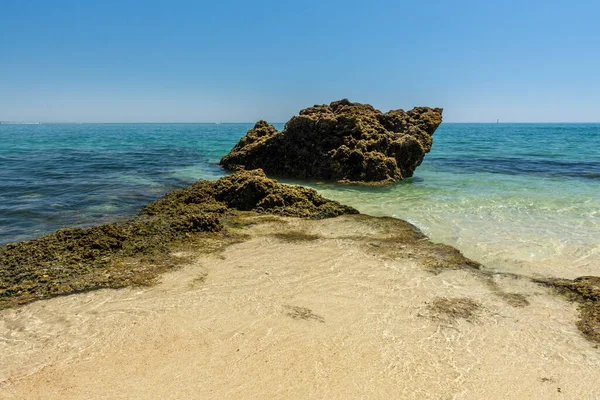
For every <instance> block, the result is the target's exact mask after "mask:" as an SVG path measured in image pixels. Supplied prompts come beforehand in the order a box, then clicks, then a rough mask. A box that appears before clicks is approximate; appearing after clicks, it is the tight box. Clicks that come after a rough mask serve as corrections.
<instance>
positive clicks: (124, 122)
mask: <svg viewBox="0 0 600 400" xmlns="http://www.w3.org/2000/svg"><path fill="white" fill-rule="evenodd" d="M257 121H259V120H257ZM257 121H240V122H231V121H217V122H214V121H104V122H97V121H82V122H69V121H5V120H0V125H86V124H94V125H102V124H106V125H111V124H149V125H150V124H157V125H158V124H190V125H192V124H198V125H249V124H255V123H256V122H257ZM267 122H268V123H269V124H271V125H281V124H285V123H287V121H284V122H281V121H276V122H271V121H267ZM442 124H492V125H496V124H592V125H594V124H600V121H499V122H495V121H442Z"/></svg>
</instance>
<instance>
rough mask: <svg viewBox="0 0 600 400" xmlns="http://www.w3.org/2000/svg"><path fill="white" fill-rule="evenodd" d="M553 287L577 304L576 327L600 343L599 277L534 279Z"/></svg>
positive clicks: (588, 337)
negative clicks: (577, 319)
mask: <svg viewBox="0 0 600 400" xmlns="http://www.w3.org/2000/svg"><path fill="white" fill-rule="evenodd" d="M534 282H537V283H541V284H543V285H545V286H548V287H551V288H553V289H555V290H556V291H557V292H558V293H560V294H562V295H564V296H566V297H567V299H569V300H571V301H574V302H576V303H578V304H579V313H580V315H579V321H578V322H577V327H578V328H579V330H580V331H581V333H582V334H583V335H584V336H585V337H586V338H587V339H589V340H591V341H594V342H598V343H600V277H598V276H581V277H579V278H575V279H573V280H570V279H534Z"/></svg>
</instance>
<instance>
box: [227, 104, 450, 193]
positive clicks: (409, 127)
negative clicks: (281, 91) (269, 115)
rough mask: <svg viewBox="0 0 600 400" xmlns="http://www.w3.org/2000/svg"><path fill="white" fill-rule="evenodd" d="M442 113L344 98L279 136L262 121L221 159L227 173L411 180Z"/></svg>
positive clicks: (303, 114)
mask: <svg viewBox="0 0 600 400" xmlns="http://www.w3.org/2000/svg"><path fill="white" fill-rule="evenodd" d="M441 122H442V109H441V108H429V107H416V108H413V109H412V110H410V111H407V112H405V111H403V110H392V111H389V112H387V113H382V112H381V111H379V110H376V109H375V108H373V107H372V106H371V105H369V104H360V103H351V102H350V101H348V100H346V99H344V100H339V101H334V102H333V103H331V104H329V105H325V104H324V105H320V106H319V105H315V106H313V107H309V108H307V109H304V110H302V111H300V113H299V115H297V116H294V117H292V119H290V120H289V121H288V122H287V124H286V125H285V129H284V130H283V131H281V132H280V131H277V129H275V127H273V126H272V125H269V124H268V123H267V122H265V121H258V122H257V123H256V125H255V126H254V128H252V129H251V130H249V131H248V133H247V134H246V136H244V137H243V138H242V139H240V141H239V143H238V144H237V145H236V146H235V147H234V148H233V149H232V150H231V152H230V153H229V154H227V155H226V156H225V157H223V158H222V159H221V166H222V167H223V168H224V169H226V170H228V171H235V170H237V169H240V168H244V169H248V170H250V169H255V168H262V169H263V170H264V171H265V172H266V173H267V174H272V175H273V176H279V177H292V178H300V179H307V178H315V179H323V180H328V181H338V182H345V183H363V184H371V185H387V184H391V183H394V182H397V181H399V180H402V179H404V178H408V177H411V176H412V175H413V173H414V171H415V169H416V168H417V166H419V165H420V164H421V162H422V161H423V158H424V156H425V154H426V153H428V152H429V151H430V150H431V145H432V135H433V133H434V132H435V130H436V129H437V127H438V126H439V125H440V123H441Z"/></svg>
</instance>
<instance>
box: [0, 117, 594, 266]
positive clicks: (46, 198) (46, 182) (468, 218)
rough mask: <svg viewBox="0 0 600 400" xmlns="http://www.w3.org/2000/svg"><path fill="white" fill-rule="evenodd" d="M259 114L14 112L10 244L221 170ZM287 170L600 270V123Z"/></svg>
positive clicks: (343, 194)
mask: <svg viewBox="0 0 600 400" xmlns="http://www.w3.org/2000/svg"><path fill="white" fill-rule="evenodd" d="M252 125H253V124H39V125H24V124H23V125H19V124H3V125H0V244H5V243H8V242H14V241H20V240H26V239H31V238H34V237H37V236H40V235H43V234H45V233H48V232H52V231H54V230H56V229H58V228H61V227H67V226H89V225H93V224H98V223H105V222H113V221H120V220H124V219H126V218H128V217H129V216H131V215H134V214H136V213H137V212H138V211H139V210H140V209H141V207H142V206H143V205H144V204H146V203H148V202H150V201H152V200H154V199H156V198H158V197H160V196H161V195H162V194H164V193H165V192H167V191H169V190H172V189H175V188H180V187H185V186H187V185H189V184H191V183H192V182H194V181H195V180H198V179H216V178H218V177H220V176H222V175H224V173H223V171H221V170H220V168H219V167H218V161H219V159H220V158H221V157H222V156H223V155H224V154H226V153H227V152H228V151H229V150H230V149H231V147H232V146H233V145H234V144H235V143H236V142H237V141H238V140H239V138H240V137H241V136H243V135H244V134H245V133H246V131H247V130H248V129H250V128H251V127H252ZM276 126H277V127H278V128H282V125H281V124H276ZM286 182H288V183H300V184H303V185H305V186H310V187H313V188H315V189H317V190H319V191H320V192H321V193H322V194H323V195H324V196H326V197H329V198H332V199H335V200H339V201H341V202H343V203H346V204H349V205H352V206H354V207H356V208H357V209H359V210H360V211H361V212H364V213H368V214H372V215H388V216H395V217H398V218H402V219H406V220H408V221H410V222H412V223H413V224H415V225H417V226H418V227H419V228H421V229H422V230H423V231H424V232H425V233H427V234H428V235H429V236H430V237H431V238H432V239H433V240H435V241H439V242H443V243H447V244H450V245H453V246H455V247H457V248H459V249H460V250H461V251H463V252H464V253H465V254H466V255H467V256H469V257H471V258H473V259H475V260H477V261H480V262H482V263H484V264H485V265H486V266H487V267H489V268H492V269H500V270H507V271H513V272H525V273H527V274H531V275H535V274H552V275H556V276H565V277H575V276H580V275H590V274H595V275H600V124H447V123H444V124H442V125H441V126H440V128H439V129H438V130H437V131H436V133H435V135H434V143H433V149H432V151H431V153H429V154H428V155H427V156H426V158H425V161H424V162H423V164H422V165H421V166H420V167H419V168H418V169H417V171H416V173H415V176H414V177H413V178H411V179H409V180H406V181H403V182H401V183H399V184H397V185H395V186H392V187H387V188H363V187H357V186H341V185H335V184H330V183H322V182H316V181H313V182H305V181H302V182H300V181H289V180H287V181H286Z"/></svg>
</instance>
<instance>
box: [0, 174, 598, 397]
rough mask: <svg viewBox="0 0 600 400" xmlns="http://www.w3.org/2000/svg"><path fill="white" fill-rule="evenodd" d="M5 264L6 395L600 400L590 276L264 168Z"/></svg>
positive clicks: (29, 245)
mask: <svg viewBox="0 0 600 400" xmlns="http://www.w3.org/2000/svg"><path fill="white" fill-rule="evenodd" d="M2 260H4V261H3V262H7V263H8V264H4V265H0V266H2V267H3V268H4V269H3V270H0V272H2V273H3V274H4V278H6V279H12V281H8V282H7V281H5V282H4V283H3V286H2V287H4V289H2V287H0V289H2V291H1V292H0V294H2V296H1V297H2V298H0V300H2V302H0V308H3V309H0V354H2V355H3V356H2V358H3V359H2V362H1V363H0V394H2V396H3V397H6V398H12V399H20V398H28V399H30V398H48V397H51V398H58V399H60V398H65V399H71V398H86V399H87V398H105V397H106V396H109V397H126V398H140V397H141V398H166V397H178V398H179V397H181V398H189V397H198V396H200V397H202V398H223V397H231V396H233V397H247V398H256V397H261V398H264V397H280V398H307V397H309V398H310V397H314V398H323V397H335V396H338V397H339V396H341V395H344V397H348V398H360V397H369V398H398V397H405V398H406V397H409V398H414V397H418V398H440V397H444V396H446V397H452V396H460V397H464V396H467V397H475V398H506V396H507V395H510V394H511V393H508V394H507V392H506V390H507V389H506V388H507V387H509V388H511V390H512V391H514V393H536V394H542V395H543V396H544V398H554V397H556V398H560V396H562V395H563V393H569V395H570V396H572V397H577V398H593V396H600V391H598V389H597V388H596V387H595V386H593V382H595V381H597V380H598V379H599V378H600V368H598V367H599V366H600V350H598V347H599V345H598V343H600V279H599V278H595V277H589V278H578V279H575V280H568V279H553V278H552V277H541V278H540V277H538V276H536V277H528V276H524V275H519V274H515V273H508V272H505V273H501V272H497V271H492V270H489V269H487V268H486V267H485V266H483V265H481V264H479V263H477V262H474V261H472V260H469V259H468V258H466V257H464V256H463V255H462V254H461V253H460V251H458V250H457V249H455V248H453V247H451V246H448V245H444V244H440V243H434V242H432V241H431V240H430V239H429V238H428V237H427V236H426V235H424V234H423V233H422V232H421V231H419V229H418V228H416V227H415V226H414V225H412V224H410V223H408V222H406V221H403V220H400V219H396V218H392V217H375V216H369V215H366V214H359V213H358V212H357V211H356V210H354V209H352V208H351V207H347V206H344V205H342V204H340V203H337V202H333V201H330V200H327V199H325V198H323V197H321V196H320V195H319V194H318V193H317V192H316V191H314V190H311V189H306V188H303V187H292V186H288V185H283V184H280V183H277V182H276V181H273V180H271V179H268V178H266V176H265V175H264V173H262V171H242V172H237V173H235V174H233V175H229V176H227V177H225V178H221V179H220V180H219V181H215V182H208V181H202V182H197V183H196V184H194V185H192V186H191V187H189V188H186V189H181V190H176V191H173V192H170V193H168V194H167V195H165V196H164V197H163V198H161V199H160V200H158V201H156V202H153V203H151V204H149V205H147V206H146V207H145V208H144V210H143V211H142V213H141V214H140V215H139V216H138V217H136V218H134V219H132V220H130V221H128V222H126V223H124V224H121V225H118V224H112V225H101V226H96V227H92V228H89V229H87V230H82V229H79V230H77V229H75V230H68V229H67V230H61V231H58V232H56V233H55V234H50V235H47V236H45V237H42V238H40V239H36V240H33V241H30V242H25V243H21V244H15V245H11V246H8V247H4V248H0V261H2ZM7 267H8V268H7ZM20 267H21V269H24V270H23V271H20ZM7 273H8V275H7ZM36 277H40V279H39V280H37V279H38V278H36ZM11 282H12V283H11ZM7 283H8V286H7ZM10 285H12V286H10ZM82 292H83V293H82ZM48 297H51V298H48ZM249 377H250V378H249ZM514 393H513V394H514ZM557 396H558V397H557ZM586 396H587V397H586Z"/></svg>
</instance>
